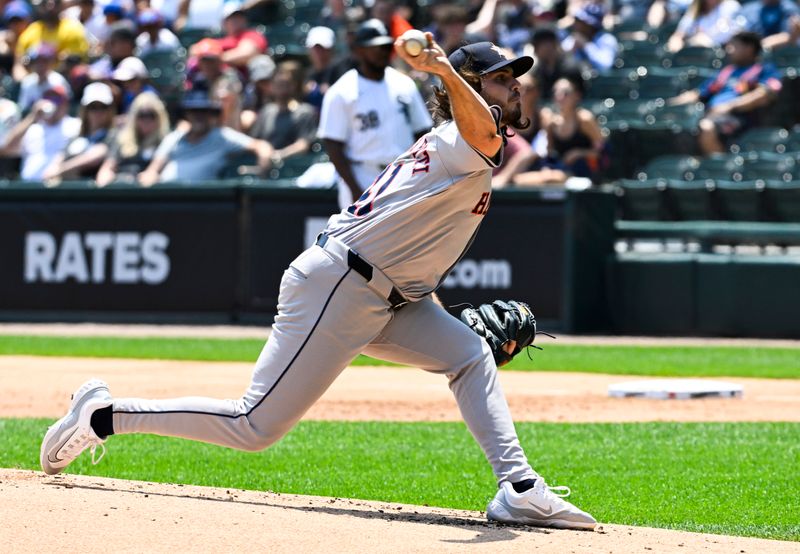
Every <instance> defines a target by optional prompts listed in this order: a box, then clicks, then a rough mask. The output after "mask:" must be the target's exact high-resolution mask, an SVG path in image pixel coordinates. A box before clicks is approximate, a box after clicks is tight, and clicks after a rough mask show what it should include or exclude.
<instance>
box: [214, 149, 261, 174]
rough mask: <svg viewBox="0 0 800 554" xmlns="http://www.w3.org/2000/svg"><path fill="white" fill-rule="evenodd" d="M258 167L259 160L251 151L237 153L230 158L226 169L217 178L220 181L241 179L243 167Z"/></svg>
mask: <svg viewBox="0 0 800 554" xmlns="http://www.w3.org/2000/svg"><path fill="white" fill-rule="evenodd" d="M257 165H258V158H257V157H256V155H255V154H253V153H252V152H249V151H243V152H237V153H236V154H231V155H230V156H228V160H227V162H226V164H225V167H224V168H223V169H222V171H221V172H220V173H219V175H217V176H216V177H217V178H219V179H223V180H224V179H241V178H242V175H243V174H242V173H241V171H240V168H242V167H255V166H257Z"/></svg>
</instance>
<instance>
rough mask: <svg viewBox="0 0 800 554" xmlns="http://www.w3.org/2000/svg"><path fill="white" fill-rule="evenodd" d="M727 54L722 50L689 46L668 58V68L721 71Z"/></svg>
mask: <svg viewBox="0 0 800 554" xmlns="http://www.w3.org/2000/svg"><path fill="white" fill-rule="evenodd" d="M724 58H725V52H724V51H723V50H721V49H720V48H705V47H702V46H687V47H686V48H682V49H681V50H679V51H678V52H675V53H674V54H672V56H671V57H669V58H668V60H669V64H668V67H690V66H694V67H708V68H714V69H719V68H721V67H722V65H723V60H724Z"/></svg>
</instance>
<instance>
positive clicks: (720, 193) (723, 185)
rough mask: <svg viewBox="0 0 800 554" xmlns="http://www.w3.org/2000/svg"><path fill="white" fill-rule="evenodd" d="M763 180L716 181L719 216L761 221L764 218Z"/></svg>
mask: <svg viewBox="0 0 800 554" xmlns="http://www.w3.org/2000/svg"><path fill="white" fill-rule="evenodd" d="M763 189H764V182H763V181H716V182H715V183H714V200H715V203H716V208H717V212H718V213H719V218H720V219H723V220H726V221H760V220H761V219H762V218H763V213H764V210H763V207H762V200H763V194H762V191H763Z"/></svg>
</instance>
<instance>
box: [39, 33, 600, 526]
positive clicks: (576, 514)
mask: <svg viewBox="0 0 800 554" xmlns="http://www.w3.org/2000/svg"><path fill="white" fill-rule="evenodd" d="M427 39H428V41H429V44H428V48H426V49H425V50H424V51H423V52H422V53H421V54H420V55H419V56H418V57H414V58H412V57H410V56H409V55H407V54H406V53H405V52H404V50H403V40H402V39H399V40H398V44H397V51H398V54H399V55H400V56H401V57H403V59H405V60H406V61H407V62H408V63H409V64H410V65H411V66H412V67H414V68H415V69H417V70H420V71H427V72H430V73H433V74H435V75H437V76H438V77H439V78H440V79H441V82H442V84H443V88H442V89H441V90H438V91H437V93H436V105H435V109H434V116H435V117H436V119H437V122H438V123H439V124H438V125H437V127H435V128H434V129H433V130H432V131H431V132H429V133H427V134H426V135H425V136H423V137H422V138H421V139H420V140H418V141H417V142H416V144H415V145H414V146H413V147H412V148H410V149H409V150H408V151H407V152H405V153H404V154H402V155H401V156H400V157H399V158H398V159H397V160H395V161H394V162H393V163H392V164H390V165H389V166H388V167H386V168H385V169H384V171H383V172H382V173H381V174H380V176H379V177H378V178H377V179H375V182H374V183H373V184H372V186H371V187H370V188H369V189H368V190H367V191H366V192H365V193H364V194H363V195H362V197H361V198H360V199H359V200H358V201H357V202H356V203H354V204H353V205H351V206H350V207H349V208H348V209H347V210H344V211H343V212H342V213H340V214H338V215H335V216H333V217H332V218H331V219H330V221H329V223H328V226H327V228H326V230H325V232H324V233H322V234H321V235H320V237H319V239H318V240H317V243H316V245H314V246H312V247H311V248H309V249H308V250H306V251H305V252H303V253H302V254H301V255H300V256H299V257H298V258H297V259H295V260H294V261H293V262H292V263H291V265H290V267H289V268H288V269H287V270H286V272H285V274H284V277H283V280H282V282H281V289H280V297H279V313H278V315H277V317H276V318H275V323H274V325H273V331H272V335H271V337H270V339H269V341H268V342H267V344H266V346H265V347H264V350H263V351H262V353H261V356H260V357H259V359H258V362H257V363H256V367H255V369H254V372H253V377H252V382H251V383H250V386H249V388H248V390H247V391H246V393H245V394H244V395H243V396H242V397H241V398H239V399H235V400H216V399H211V398H178V399H172V400H145V399H137V398H117V399H112V398H111V395H110V393H109V390H108V387H107V385H106V384H105V383H103V382H102V381H97V380H92V381H89V382H87V383H85V384H84V385H83V386H82V387H81V388H80V389H79V390H78V391H77V392H76V393H75V395H74V397H73V401H72V406H71V408H70V411H69V412H68V414H67V415H66V416H65V417H64V418H62V419H61V420H59V421H58V422H56V423H55V424H54V425H53V426H52V427H51V428H50V429H49V430H48V432H47V434H46V435H45V437H44V440H43V442H42V448H41V457H40V459H41V464H42V467H43V469H44V470H45V472H47V473H49V474H54V473H58V472H59V471H61V470H62V469H63V468H64V467H66V466H67V465H68V464H69V463H70V462H71V461H72V460H73V459H75V457H76V456H78V455H79V454H80V453H81V452H82V451H83V450H85V449H86V448H89V447H91V448H92V452H93V454H94V451H95V448H96V447H97V446H102V447H103V448H104V445H103V443H104V441H105V439H106V438H107V437H108V436H109V435H111V434H122V433H155V434H159V435H168V436H176V437H185V438H189V439H194V440H200V441H205V442H210V443H215V444H219V445H224V446H229V447H233V448H239V449H243V450H260V449H263V448H266V447H267V446H269V445H271V444H272V443H274V442H275V441H277V440H278V439H280V438H281V437H282V436H283V435H284V434H285V433H286V432H287V431H288V430H289V429H291V428H292V426H293V425H294V424H295V423H296V422H297V421H298V420H299V419H300V418H301V417H302V415H303V414H304V413H305V412H306V410H307V409H308V408H309V407H310V406H311V405H312V404H313V403H314V402H315V401H316V400H317V399H318V398H319V397H320V396H321V395H322V394H323V393H324V392H325V390H326V389H327V388H328V386H329V385H330V384H331V383H332V382H333V381H334V379H336V377H337V376H338V375H339V373H340V372H341V371H342V370H343V369H344V368H345V367H346V366H347V365H348V363H349V362H350V361H351V360H352V359H353V358H354V357H355V356H356V355H358V354H359V353H361V352H365V353H367V354H369V355H371V356H376V357H378V358H382V359H385V360H390V361H394V362H400V363H404V364H409V365H412V366H416V367H421V368H423V369H425V370H427V371H431V372H436V373H440V374H443V375H445V376H446V377H447V379H448V381H449V385H450V389H451V390H452V391H453V394H454V395H455V398H456V400H457V402H458V406H459V408H460V410H461V413H462V415H463V417H464V420H465V421H466V423H467V425H468V427H469V429H470V431H471V432H472V434H473V436H474V437H475V439H476V440H477V442H478V443H479V444H480V446H481V448H482V449H483V451H484V453H485V455H486V458H487V459H488V461H489V463H490V464H491V466H492V469H493V471H494V473H495V475H496V477H497V480H498V482H499V484H500V490H499V491H498V492H497V494H496V495H495V497H494V499H493V500H492V501H491V502H490V503H489V506H488V507H487V515H488V517H489V518H490V519H496V520H502V521H509V522H517V523H527V524H533V525H544V526H555V527H567V528H579V529H580V528H583V529H592V528H594V526H595V524H596V522H595V520H594V518H592V516H590V515H589V514H587V513H585V512H583V511H581V510H579V509H578V508H576V507H575V506H573V505H572V504H570V503H569V502H567V501H565V500H563V499H562V498H561V497H559V496H557V495H556V494H554V492H553V491H552V490H551V489H550V488H549V487H548V486H547V484H546V483H545V481H544V479H543V478H542V477H541V476H539V475H538V474H537V473H536V472H535V471H534V470H533V469H532V468H531V466H530V465H529V463H528V461H527V459H526V457H525V454H524V452H523V451H522V448H521V446H520V444H519V440H518V439H517V435H516V431H515V429H514V424H513V422H512V420H511V415H510V413H509V410H508V405H507V403H506V400H505V397H504V395H503V392H502V390H501V388H500V384H499V381H498V377H497V366H496V362H495V358H497V359H499V360H501V361H505V360H506V359H508V357H510V355H513V354H514V353H516V352H518V351H519V347H520V346H525V345H526V344H529V343H530V339H531V338H532V333H535V329H534V326H533V318H532V315H531V314H530V312H529V311H528V309H527V307H526V306H524V305H521V304H516V303H510V304H502V303H501V304H498V305H497V306H491V307H481V309H480V311H479V312H478V315H481V314H486V313H488V312H489V310H490V309H491V311H492V315H491V317H487V318H486V321H485V322H483V321H478V320H470V325H472V326H474V327H475V328H476V330H478V328H480V329H481V330H483V331H485V330H486V328H488V327H492V328H497V329H499V332H500V334H501V335H502V339H501V340H500V341H491V344H492V346H491V347H490V341H487V340H483V338H482V337H481V336H479V335H478V334H476V333H475V332H473V330H472V329H470V327H469V326H468V325H465V324H463V323H462V322H461V321H459V320H458V319H456V318H454V317H452V316H450V315H449V314H448V313H447V312H446V311H445V309H444V308H442V306H441V305H439V304H438V303H437V302H436V301H435V299H434V298H433V294H432V293H433V291H434V290H435V289H436V288H437V287H438V286H439V284H440V283H441V282H442V280H443V279H444V278H445V277H446V276H447V274H448V272H449V270H450V268H451V267H452V266H453V265H454V264H455V263H456V262H457V261H458V260H459V258H460V257H461V256H462V255H463V253H464V251H465V250H466V248H467V247H468V246H469V244H470V241H471V239H472V237H473V236H474V234H475V232H476V231H477V229H478V227H479V225H480V223H481V220H482V219H483V216H484V214H485V213H486V211H487V210H488V208H489V201H490V196H491V170H492V168H493V167H494V166H495V165H497V163H498V162H499V160H500V159H501V157H502V153H503V143H504V135H503V131H504V128H505V126H506V125H510V124H514V125H515V126H522V127H524V126H525V122H524V121H519V119H520V117H521V108H520V98H519V83H518V81H517V80H516V78H515V76H517V75H520V74H522V73H524V72H526V71H527V70H529V69H530V67H531V65H532V63H533V60H532V59H531V58H529V57H527V56H526V57H521V58H516V59H508V58H506V57H505V56H504V54H503V52H502V51H501V50H500V49H499V48H497V47H496V46H494V45H493V44H491V43H486V42H485V43H477V44H473V45H470V46H465V47H462V48H460V49H459V50H457V51H456V52H454V53H453V54H452V55H451V56H450V58H449V59H448V58H447V57H446V55H445V53H444V51H443V50H442V49H441V48H440V47H439V46H438V45H437V44H435V43H434V42H433V38H432V35H430V34H428V35H427ZM490 105H491V106H492V107H491V108H490V107H489V106H490ZM495 316H497V317H495ZM495 319H497V321H498V322H500V324H499V325H496V324H495V323H496V322H495V321H494V320H495ZM483 323H485V325H484V324H483ZM520 330H522V331H525V333H524V334H525V337H523V336H522V335H521V334H518V331H520ZM506 331H507V332H508V335H507V336H506ZM482 334H483V335H485V336H486V337H488V336H489V335H488V334H487V333H486V332H483V333H482ZM517 340H519V342H520V343H521V344H519V345H518V344H516V343H515V341H517ZM498 345H500V346H498ZM493 348H494V351H493ZM501 349H502V352H501V351H500V350H501Z"/></svg>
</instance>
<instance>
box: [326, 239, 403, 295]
mask: <svg viewBox="0 0 800 554" xmlns="http://www.w3.org/2000/svg"><path fill="white" fill-rule="evenodd" d="M327 242H328V235H326V234H325V233H320V235H319V236H318V237H317V246H319V247H321V248H325V243H327ZM347 267H349V268H350V269H352V270H353V271H355V272H356V273H358V274H359V275H361V276H362V277H363V278H364V279H366V280H367V282H369V281H371V280H372V272H373V271H374V268H373V267H372V265H371V264H370V263H369V262H368V261H366V260H365V259H364V258H362V257H361V256H359V255H358V254H357V253H356V252H354V251H353V250H352V249H350V248H348V249H347ZM387 300H388V301H389V304H390V305H391V307H392V309H393V310H398V309H400V308H402V307H403V306H405V305H406V304H408V300H406V299H405V297H404V296H403V295H402V293H401V292H400V291H399V290H398V289H397V287H392V292H390V293H389V298H387Z"/></svg>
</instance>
